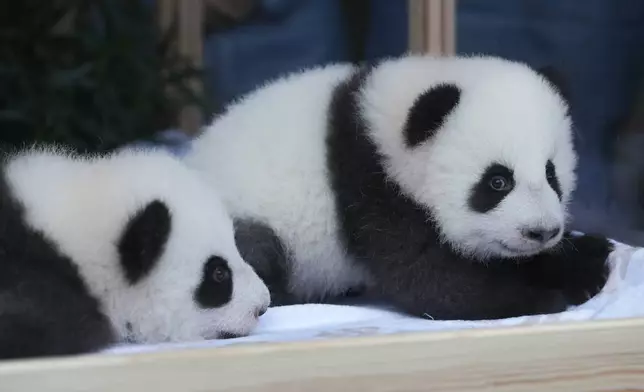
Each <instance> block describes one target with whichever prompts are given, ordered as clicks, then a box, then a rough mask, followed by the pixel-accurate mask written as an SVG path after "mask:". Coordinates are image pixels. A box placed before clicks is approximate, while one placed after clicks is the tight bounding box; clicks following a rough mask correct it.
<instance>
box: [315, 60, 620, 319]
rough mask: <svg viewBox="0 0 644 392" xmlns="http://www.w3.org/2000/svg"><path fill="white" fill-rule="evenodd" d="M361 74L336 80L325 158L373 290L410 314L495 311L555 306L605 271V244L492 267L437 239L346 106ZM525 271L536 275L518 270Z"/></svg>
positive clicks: (364, 74) (344, 225) (347, 234)
mask: <svg viewBox="0 0 644 392" xmlns="http://www.w3.org/2000/svg"><path fill="white" fill-rule="evenodd" d="M368 76H369V70H368V69H366V68H365V69H362V70H361V71H360V72H357V73H356V74H355V75H353V77H351V78H350V79H349V80H348V81H346V82H345V83H343V84H341V85H340V86H339V87H337V88H336V91H335V94H334V97H333V101H332V105H331V107H330V113H329V116H330V122H329V134H328V139H327V144H328V157H327V165H328V171H329V174H330V180H331V185H332V188H333V191H334V194H335V200H336V209H337V217H338V221H339V224H340V229H341V234H342V237H343V240H344V243H345V246H346V248H347V249H348V252H349V253H350V254H351V256H353V257H354V258H355V259H356V260H357V262H359V263H364V264H365V265H366V266H367V268H368V269H369V271H370V272H371V274H372V276H373V277H374V278H375V279H376V283H375V285H374V286H375V287H374V288H373V289H374V290H377V291H378V294H380V295H382V296H384V297H385V298H386V299H387V300H389V301H393V302H394V303H395V304H396V305H398V307H399V308H401V309H402V310H404V311H406V312H409V313H410V314H414V315H419V316H420V315H424V314H427V315H429V316H431V317H433V318H435V319H496V318H505V317H512V316H520V315H529V314H538V313H551V312H559V311H563V310H565V309H566V307H567V306H568V305H570V304H574V303H575V301H573V300H572V299H574V298H576V297H578V296H582V293H583V295H586V293H590V294H591V295H594V294H595V293H596V292H597V287H598V286H602V282H603V281H604V279H605V276H604V274H603V269H602V268H603V266H604V265H605V259H606V257H607V256H608V252H607V251H603V252H598V251H597V249H596V248H595V247H592V246H575V248H577V252H578V253H577V255H576V256H578V257H574V258H571V257H568V256H567V255H565V254H564V253H563V252H561V253H555V254H551V255H541V256H539V257H535V258H532V259H529V260H524V261H523V263H521V264H520V265H517V264H516V263H515V262H514V261H503V260H492V261H491V265H494V266H495V267H488V266H486V265H484V264H482V263H479V262H477V261H475V260H470V259H466V258H463V257H461V256H460V255H459V254H457V253H456V252H455V251H454V250H453V249H452V248H451V247H450V246H448V245H445V244H442V243H441V242H440V240H439V237H438V233H437V229H436V225H435V222H434V221H433V220H432V217H431V215H430V214H429V212H428V211H427V210H425V209H424V208H423V207H422V206H420V205H418V204H416V203H415V202H414V201H413V200H411V199H409V198H407V197H406V196H404V195H403V194H402V192H401V190H400V189H399V187H398V186H397V184H396V183H395V182H393V181H389V180H388V178H387V177H386V175H385V173H384V169H383V167H382V165H381V163H380V162H381V159H380V157H379V155H378V152H377V150H376V147H375V146H374V144H373V143H372V142H371V141H370V140H369V138H368V136H367V135H366V130H365V125H364V123H363V122H362V121H361V119H360V116H359V115H356V114H359V113H360V109H359V107H358V104H357V102H356V100H357V94H356V93H357V92H358V91H360V89H361V86H362V85H363V83H364V81H365V79H366V78H368ZM432 125H433V124H427V126H428V127H431V126H432ZM572 241H573V243H574V244H575V245H578V244H577V242H579V241H588V242H589V243H595V240H594V239H588V240H572ZM582 245H583V244H582ZM591 259H592V260H595V262H594V263H595V264H598V265H599V266H600V267H602V268H594V267H593V268H590V265H591V264H592V263H593V261H589V262H588V263H590V264H585V260H591ZM528 265H530V266H531V267H530V268H529V269H528V268H526V266H528ZM546 266H548V268H546ZM586 267H588V268H586ZM524 268H525V269H524ZM534 270H536V271H542V272H543V274H542V276H540V277H533V278H531V279H526V276H528V277H530V276H532V275H531V274H530V273H529V272H528V271H534ZM598 270H602V273H601V274H599V273H598V272H597V271H598ZM524 271H525V272H524ZM571 271H573V272H571Z"/></svg>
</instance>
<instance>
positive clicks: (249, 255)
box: [234, 219, 295, 306]
mask: <svg viewBox="0 0 644 392" xmlns="http://www.w3.org/2000/svg"><path fill="white" fill-rule="evenodd" d="M234 223H235V242H236V245H237V248H238V249H239V253H240V254H241V256H242V258H243V259H244V260H245V261H246V262H247V263H248V264H250V265H251V266H252V267H253V269H254V270H255V272H256V273H257V275H259V277H260V278H261V279H262V280H263V281H264V284H265V285H266V286H267V287H268V289H269V291H270V293H271V306H282V305H288V304H294V303H295V299H294V298H293V297H292V296H291V295H289V294H288V277H289V276H290V268H289V265H290V261H291V260H292V257H291V254H290V252H289V250H288V249H287V247H286V245H285V244H284V242H282V240H281V239H280V238H279V237H278V236H277V234H276V233H275V231H274V230H273V229H272V228H270V227H269V226H267V225H266V224H264V223H261V222H258V221H255V220H252V219H236V220H235V222H234Z"/></svg>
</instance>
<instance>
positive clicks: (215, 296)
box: [194, 256, 233, 308]
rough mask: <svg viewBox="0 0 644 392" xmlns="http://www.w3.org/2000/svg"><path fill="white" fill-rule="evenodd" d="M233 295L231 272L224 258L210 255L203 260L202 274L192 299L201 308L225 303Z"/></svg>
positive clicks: (215, 306)
mask: <svg viewBox="0 0 644 392" xmlns="http://www.w3.org/2000/svg"><path fill="white" fill-rule="evenodd" d="M232 295H233V272H232V271H231V269H230V267H229V266H228V262H227V261H226V259H224V258H223V257H220V256H211V257H209V258H208V260H206V261H205V263H204V266H203V275H202V277H201V282H200V283H199V286H198V287H197V288H196V289H195V293H194V299H195V302H197V303H198V304H199V306H201V307H202V308H217V307H220V306H224V305H226V304H227V303H228V302H230V300H231V299H232Z"/></svg>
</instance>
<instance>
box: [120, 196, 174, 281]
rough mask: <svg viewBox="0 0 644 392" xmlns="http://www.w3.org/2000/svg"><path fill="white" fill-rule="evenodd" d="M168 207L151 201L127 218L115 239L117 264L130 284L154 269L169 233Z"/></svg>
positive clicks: (157, 201)
mask: <svg viewBox="0 0 644 392" xmlns="http://www.w3.org/2000/svg"><path fill="white" fill-rule="evenodd" d="M170 227H171V217H170V210H169V209H168V207H167V206H166V205H165V203H163V202H161V201H159V200H154V201H152V202H150V203H149V204H148V205H147V206H145V208H143V209H141V210H139V211H138V212H137V213H136V214H135V215H134V216H132V217H131V218H130V220H129V221H128V223H127V225H126V227H125V230H124V231H123V234H122V235H121V238H120V240H119V242H118V251H119V256H120V261H121V267H122V268H123V273H124V274H125V278H126V279H127V280H128V282H130V284H136V283H137V282H139V281H140V280H141V279H142V278H144V277H145V276H146V275H148V274H149V273H150V271H152V269H154V266H155V264H156V263H157V261H158V260H159V258H160V257H161V254H162V253H163V251H164V249H165V244H166V242H167V241H168V237H169V236H170Z"/></svg>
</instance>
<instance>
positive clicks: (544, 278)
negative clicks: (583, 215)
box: [520, 234, 614, 305]
mask: <svg viewBox="0 0 644 392" xmlns="http://www.w3.org/2000/svg"><path fill="white" fill-rule="evenodd" d="M613 249H614V246H613V245H612V243H611V242H610V241H608V240H607V239H606V238H604V237H601V236H595V235H587V234H586V235H578V236H573V235H570V234H567V235H566V236H564V238H563V240H562V241H561V243H560V244H559V246H557V248H555V249H552V250H551V251H548V252H544V253H542V254H540V255H537V256H535V257H534V258H532V259H531V260H528V261H527V262H526V263H525V264H521V266H520V269H521V271H522V273H523V276H524V277H525V278H526V279H527V281H528V283H529V284H530V285H533V286H538V287H543V288H547V289H551V290H560V291H561V292H562V293H563V295H564V296H565V298H566V300H567V301H568V303H569V304H570V305H580V304H582V303H584V302H586V301H588V300H589V299H590V298H592V297H594V296H595V295H597V293H599V292H600V291H601V290H602V289H603V288H604V285H605V284H606V281H607V280H608V276H609V274H610V265H609V263H608V256H609V255H610V253H611V252H612V251H613Z"/></svg>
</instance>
